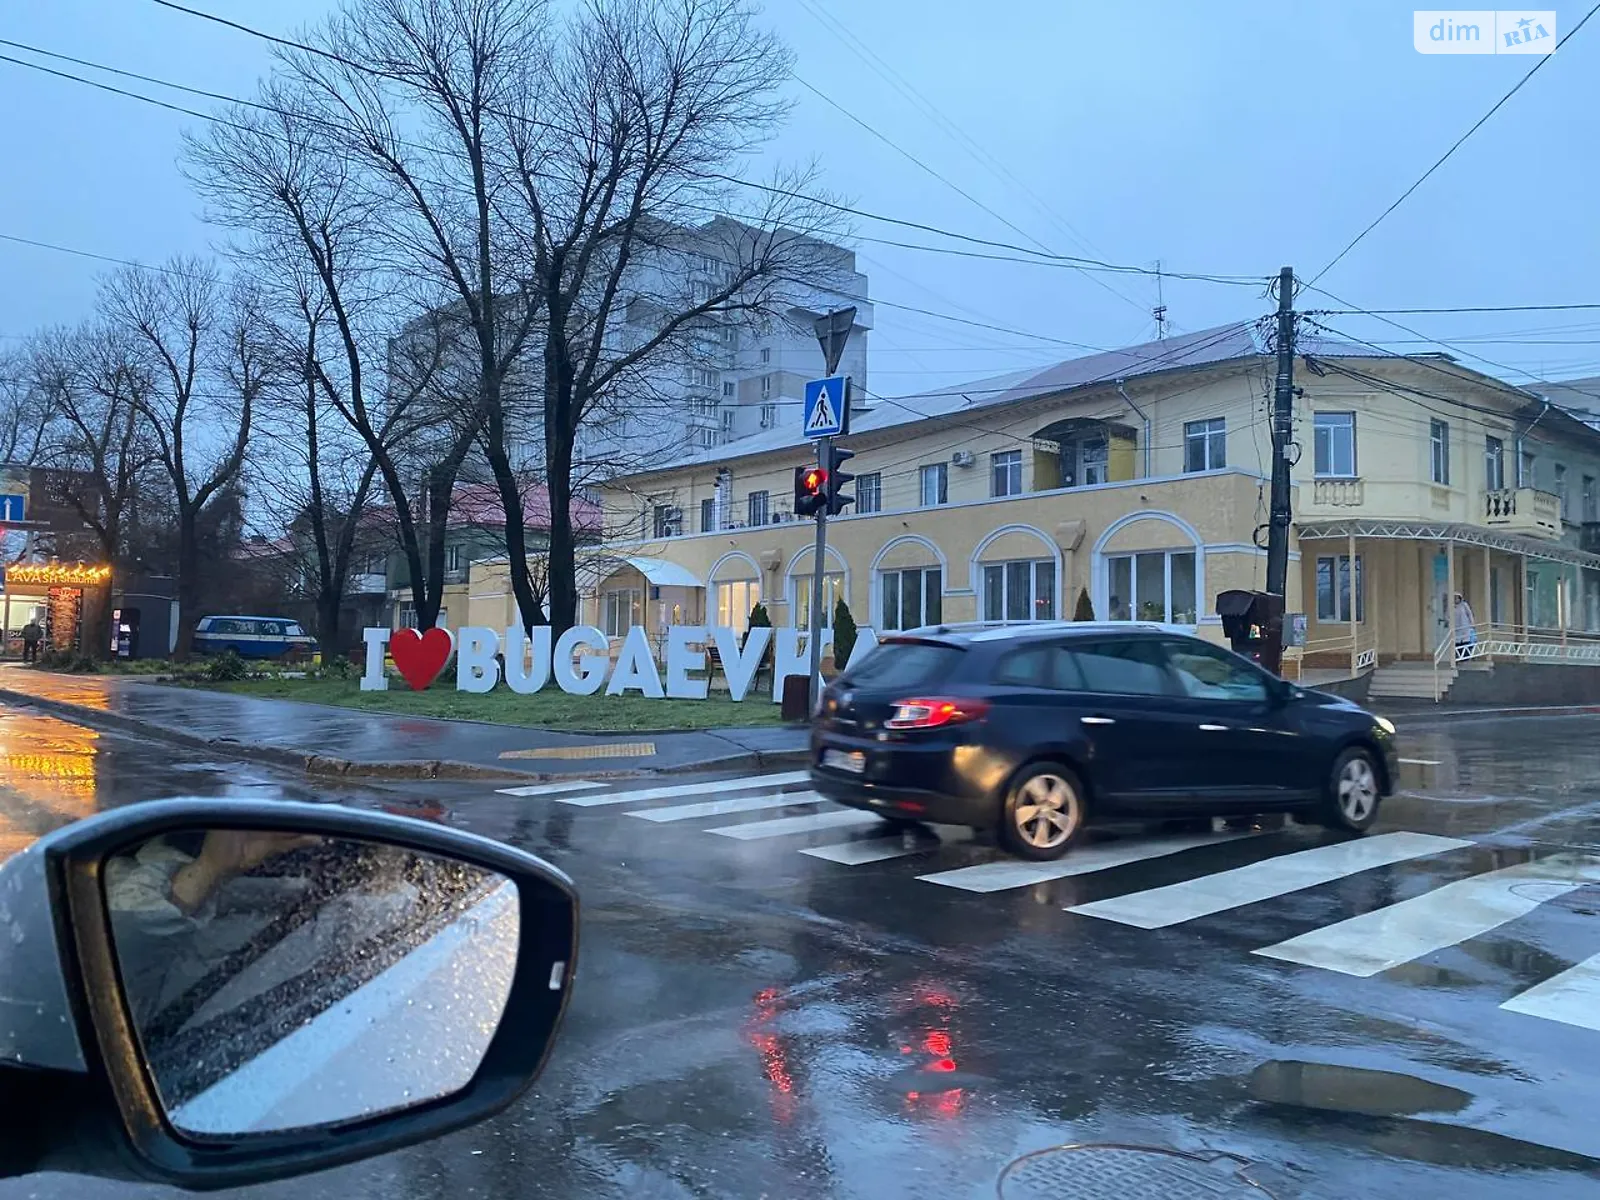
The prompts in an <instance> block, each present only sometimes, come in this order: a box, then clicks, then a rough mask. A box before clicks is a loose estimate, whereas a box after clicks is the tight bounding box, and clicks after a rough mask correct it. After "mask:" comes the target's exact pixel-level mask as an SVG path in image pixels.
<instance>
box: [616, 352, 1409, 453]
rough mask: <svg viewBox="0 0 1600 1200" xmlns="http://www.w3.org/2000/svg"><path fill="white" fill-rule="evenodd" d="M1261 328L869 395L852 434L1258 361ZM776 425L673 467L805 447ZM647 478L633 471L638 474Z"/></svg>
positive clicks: (794, 422) (787, 419)
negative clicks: (892, 394) (907, 392)
mask: <svg viewBox="0 0 1600 1200" xmlns="http://www.w3.org/2000/svg"><path fill="white" fill-rule="evenodd" d="M1262 328H1263V325H1262V323H1261V322H1260V321H1257V320H1251V321H1235V322H1232V323H1231V324H1227V325H1218V326H1215V327H1214V328H1211V329H1202V330H1200V331H1199V332H1197V333H1185V334H1179V335H1177V336H1175V337H1168V338H1163V339H1160V340H1158V341H1153V342H1144V343H1142V344H1140V345H1137V346H1127V347H1124V348H1122V349H1118V350H1102V351H1099V352H1097V353H1094V354H1090V355H1087V356H1084V357H1081V358H1070V359H1065V360H1063V361H1061V362H1058V363H1054V364H1052V365H1050V366H1046V367H1028V368H1026V369H1023V370H1020V371H1011V372H1008V373H1006V374H1004V375H993V376H990V377H988V378H986V379H978V380H974V381H972V382H971V383H963V384H956V385H951V386H947V387H942V388H938V389H935V390H933V391H928V392H920V393H918V394H916V395H913V396H903V397H898V398H894V399H889V398H878V397H874V398H873V399H874V400H875V401H876V404H875V406H874V407H872V408H871V409H869V410H867V411H860V410H853V411H852V412H851V416H850V432H851V434H852V435H855V434H863V433H872V432H875V431H879V430H885V429H892V428H895V427H897V426H901V425H914V424H916V423H917V422H919V421H926V420H929V419H933V420H937V419H939V418H942V417H948V416H951V415H953V414H959V413H972V412H980V411H983V410H986V409H993V408H1001V407H1003V406H1005V405H1008V404H1016V403H1020V402H1023V401H1027V400H1034V399H1038V398H1040V397H1042V396H1049V395H1054V394H1056V393H1059V392H1064V391H1070V390H1072V389H1074V388H1080V387H1090V386H1094V385H1096V384H1102V383H1112V382H1115V381H1116V380H1119V379H1121V380H1129V379H1136V378H1139V377H1141V376H1147V375H1156V374H1160V373H1161V372H1164V371H1175V370H1183V369H1186V368H1195V367H1204V366H1212V365H1215V364H1218V363H1224V362H1230V361H1235V360H1242V359H1257V358H1260V357H1261V356H1262V355H1264V354H1266V353H1267V351H1268V347H1267V345H1266V342H1265V340H1264V338H1263V336H1262V333H1261V330H1262ZM1296 350H1297V351H1298V352H1299V353H1301V354H1311V355H1319V354H1320V355H1324V356H1326V357H1340V358H1356V357H1359V358H1381V357H1394V356H1393V355H1389V354H1386V353H1385V352H1384V351H1381V350H1377V349H1375V348H1371V347H1367V346H1363V345H1359V344H1357V343H1354V342H1344V341H1339V340H1337V339H1332V338H1328V337H1323V336H1320V335H1315V334H1305V335H1302V336H1301V337H1299V338H1298V339H1297V342H1296ZM780 422H781V426H780V427H779V428H776V429H772V430H768V431H767V432H764V433H761V434H757V435H755V436H753V437H745V438H739V439H737V440H735V441H733V442H729V443H728V444H726V445H724V446H720V447H718V448H717V449H715V450H707V451H703V452H701V453H699V454H693V455H689V456H687V457H685V458H683V459H681V460H680V461H678V462H675V463H673V464H672V467H673V468H677V467H683V466H694V465H697V464H707V463H720V462H727V461H729V460H731V459H738V458H745V457H749V456H751V455H757V454H773V453H778V452H781V451H785V450H798V449H802V448H804V447H805V446H807V445H809V444H810V443H809V441H808V439H806V438H804V437H802V436H800V415H799V413H798V412H794V413H788V412H786V413H785V414H784V415H783V416H782V417H780ZM663 469H665V468H663ZM653 473H654V472H651V471H641V472H638V474H641V475H646V474H653Z"/></svg>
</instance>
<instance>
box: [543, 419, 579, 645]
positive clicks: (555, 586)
mask: <svg viewBox="0 0 1600 1200" xmlns="http://www.w3.org/2000/svg"><path fill="white" fill-rule="evenodd" d="M545 455H546V458H547V459H548V463H549V466H548V470H547V473H546V474H547V478H548V480H549V482H548V484H547V486H548V487H549V489H550V551H549V553H550V578H549V581H548V583H547V584H546V588H547V590H548V591H549V593H550V636H551V637H552V638H558V637H560V636H561V635H562V634H563V633H565V632H566V631H567V630H569V629H571V628H572V627H573V626H574V625H576V624H577V623H578V561H577V560H578V555H577V547H576V545H575V543H574V536H573V530H572V439H571V438H570V437H568V436H566V435H565V433H564V432H561V431H557V432H556V433H555V434H554V435H553V436H550V435H547V436H546V442H545Z"/></svg>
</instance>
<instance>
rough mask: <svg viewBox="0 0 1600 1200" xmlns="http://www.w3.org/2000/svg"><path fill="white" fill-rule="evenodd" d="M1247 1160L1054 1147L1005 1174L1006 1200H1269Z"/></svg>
mask: <svg viewBox="0 0 1600 1200" xmlns="http://www.w3.org/2000/svg"><path fill="white" fill-rule="evenodd" d="M1249 1165H1250V1164H1249V1163H1247V1162H1246V1161H1245V1160H1244V1159H1242V1158H1235V1157H1234V1156H1233V1155H1231V1154H1185V1153H1183V1152H1181V1151H1178V1150H1166V1149H1163V1148H1161V1147H1159V1146H1118V1145H1099V1146H1093V1145H1082V1146H1053V1147H1051V1148H1050V1149H1048V1150H1036V1151H1034V1153H1032V1154H1025V1155H1023V1156H1022V1157H1021V1158H1019V1159H1017V1160H1016V1161H1015V1162H1013V1163H1012V1164H1011V1165H1010V1166H1008V1167H1007V1168H1006V1169H1005V1170H1004V1171H1002V1172H1001V1173H1000V1180H999V1184H998V1187H999V1191H1000V1196H1001V1198H1002V1200H1044V1198H1045V1197H1049V1198H1050V1200H1069V1198H1070V1200H1113V1198H1114V1200H1143V1198H1145V1197H1149V1198H1150V1200H1189V1198H1190V1197H1193V1198H1194V1200H1228V1198H1231V1197H1235V1196H1238V1197H1250V1198H1251V1200H1268V1198H1270V1197H1271V1195H1272V1193H1271V1192H1269V1191H1267V1189H1266V1188H1264V1187H1262V1186H1261V1185H1260V1184H1259V1183H1256V1182H1255V1181H1254V1180H1252V1179H1251V1178H1250V1177H1249V1176H1248V1175H1247V1174H1246V1173H1245V1170H1246V1168H1247V1167H1249Z"/></svg>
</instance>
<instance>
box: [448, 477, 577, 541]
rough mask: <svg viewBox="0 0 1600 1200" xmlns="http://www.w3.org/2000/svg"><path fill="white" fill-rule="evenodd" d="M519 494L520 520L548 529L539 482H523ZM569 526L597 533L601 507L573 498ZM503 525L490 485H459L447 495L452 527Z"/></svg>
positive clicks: (496, 492) (546, 494) (546, 501)
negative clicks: (520, 502)
mask: <svg viewBox="0 0 1600 1200" xmlns="http://www.w3.org/2000/svg"><path fill="white" fill-rule="evenodd" d="M521 493H522V520H523V522H524V524H526V525H527V526H528V528H530V529H549V528H550V490H549V489H548V488H547V487H545V485H544V484H542V483H525V484H523V485H522V488H521ZM571 511H572V526H573V528H574V529H576V530H578V531H580V532H583V533H595V532H598V531H599V529H600V527H601V523H602V515H601V510H600V506H599V505H598V504H595V503H593V502H592V501H589V500H585V499H583V498H582V497H579V496H574V497H573V498H572V505H571ZM505 523H506V509H505V505H504V504H502V503H501V502H500V489H499V488H498V487H497V486H495V485H494V484H492V483H458V484H456V486H455V488H454V489H453V490H452V491H451V493H450V521H449V525H450V527H451V528H456V527H459V526H462V525H487V526H492V527H494V528H500V527H502V526H504V525H505Z"/></svg>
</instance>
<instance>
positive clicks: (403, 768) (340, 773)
mask: <svg viewBox="0 0 1600 1200" xmlns="http://www.w3.org/2000/svg"><path fill="white" fill-rule="evenodd" d="M0 702H4V703H7V704H16V705H21V706H24V707H28V708H34V709H38V710H40V711H41V712H47V713H50V714H52V715H53V716H58V717H62V718H64V719H65V720H69V721H72V722H73V723H74V724H78V725H84V726H87V727H88V728H90V729H96V730H99V731H101V732H109V733H131V734H136V735H138V736H141V737H147V738H155V739H158V740H160V741H164V742H169V743H171V744H173V745H177V746H185V747H188V748H189V749H193V750H206V751H214V752H220V753H223V754H227V755H229V756H231V757H234V758H242V759H247V760H250V761H253V762H263V763H268V764H270V765H272V766H277V767H286V768H288V769H290V770H294V771H302V772H304V773H305V774H307V775H313V776H319V777H324V778H338V779H373V780H378V779H392V780H417V779H459V780H470V779H481V780H485V781H494V782H501V783H504V782H517V783H536V782H559V781H560V780H563V779H570V778H572V777H573V776H574V774H575V773H576V772H570V771H563V772H540V771H517V770H513V769H511V768H509V767H486V766H482V765H480V764H478V763H464V762H453V761H451V760H448V759H431V760H420V761H404V760H402V761H394V762H370V761H366V762H364V761H355V760H351V759H346V758H333V757H330V756H328V755H323V754H307V753H305V752H304V751H301V750H291V749H288V748H286V747H283V746H268V745H264V744H261V743H256V742H239V741H234V740H233V739H232V738H204V737H199V736H197V735H195V734H192V733H185V732H184V731H183V730H181V729H174V728H172V727H171V726H170V725H162V724H159V723H158V722H155V721H145V720H142V719H140V718H138V717H129V716H125V715H123V714H122V713H113V712H107V711H106V710H105V709H101V708H92V707H90V706H88V705H85V704H72V703H70V702H68V701H65V700H52V699H49V698H47V697H44V696H35V695H33V694H31V693H29V692H16V691H12V690H11V689H9V688H0ZM673 732H683V731H682V730H674V731H673ZM809 760H810V753H809V751H808V750H806V749H803V748H802V749H797V750H750V751H744V752H741V753H736V754H726V755H720V756H718V757H716V758H709V759H698V760H696V761H694V762H686V763H676V764H673V765H671V766H664V767H644V768H635V769H631V770H630V769H626V768H624V769H615V768H612V769H607V770H602V771H584V772H583V774H584V775H585V776H587V777H589V778H591V779H635V778H638V777H640V776H644V775H682V774H688V773H690V772H694V771H745V770H764V769H767V768H770V767H796V766H805V765H806V763H807V762H808V761H809Z"/></svg>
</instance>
